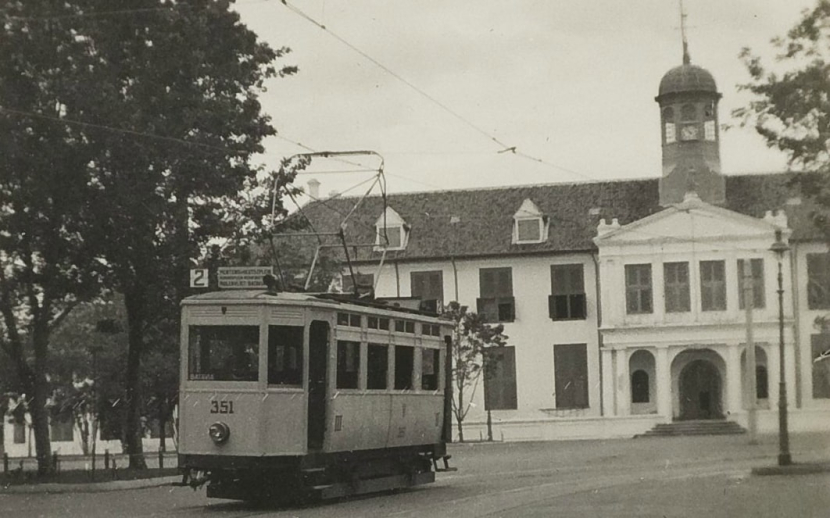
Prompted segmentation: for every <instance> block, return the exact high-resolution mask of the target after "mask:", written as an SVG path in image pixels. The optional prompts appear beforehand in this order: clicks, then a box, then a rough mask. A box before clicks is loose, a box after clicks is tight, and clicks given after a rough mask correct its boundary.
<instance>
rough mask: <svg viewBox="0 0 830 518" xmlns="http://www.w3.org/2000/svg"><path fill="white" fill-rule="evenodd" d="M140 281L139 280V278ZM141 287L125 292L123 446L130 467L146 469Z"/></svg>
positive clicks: (144, 300) (143, 320) (142, 298)
mask: <svg viewBox="0 0 830 518" xmlns="http://www.w3.org/2000/svg"><path fill="white" fill-rule="evenodd" d="M139 282H140V281H139ZM146 303H147V298H146V295H145V293H144V290H143V288H142V287H141V286H140V285H138V284H136V285H134V286H132V287H131V289H129V290H127V292H126V293H125V294H124V305H125V307H126V309H127V326H128V328H129V329H128V333H127V336H128V350H127V371H126V373H125V377H124V383H125V386H126V389H125V392H124V400H125V404H126V406H127V410H126V412H125V416H124V446H125V450H126V453H127V455H129V459H130V468H132V469H146V468H147V462H146V460H145V459H144V445H143V444H142V441H141V440H142V438H143V433H142V430H141V383H140V378H141V355H142V352H143V350H144V334H143V331H144V324H145V317H144V315H145V311H146V307H145V304H146Z"/></svg>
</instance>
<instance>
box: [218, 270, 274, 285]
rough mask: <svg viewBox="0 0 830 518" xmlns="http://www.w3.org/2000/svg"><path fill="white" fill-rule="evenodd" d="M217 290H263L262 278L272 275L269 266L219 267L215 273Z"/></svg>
mask: <svg viewBox="0 0 830 518" xmlns="http://www.w3.org/2000/svg"><path fill="white" fill-rule="evenodd" d="M217 274H218V275H217V277H218V280H219V288H220V289H225V290H247V289H257V288H265V287H266V286H265V283H264V282H262V278H263V277H264V276H266V275H273V274H274V269H273V268H272V267H271V266H220V267H219V270H218V272H217Z"/></svg>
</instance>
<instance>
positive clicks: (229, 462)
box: [181, 444, 455, 503]
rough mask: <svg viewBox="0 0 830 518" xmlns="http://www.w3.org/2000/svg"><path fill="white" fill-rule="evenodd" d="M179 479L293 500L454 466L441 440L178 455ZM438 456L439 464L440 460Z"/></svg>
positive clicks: (381, 486) (229, 495)
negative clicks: (280, 452) (298, 451)
mask: <svg viewBox="0 0 830 518" xmlns="http://www.w3.org/2000/svg"><path fill="white" fill-rule="evenodd" d="M181 457H182V458H181V465H182V466H183V470H184V473H185V480H189V482H183V484H187V485H191V486H193V487H198V486H200V485H203V484H205V483H206V484H207V490H206V492H207V496H208V497H209V498H226V499H230V500H247V501H261V502H278V503H283V502H297V501H307V500H315V499H328V498H339V497H344V496H350V495H359V494H364V493H376V492H380V491H389V490H393V489H402V488H407V487H413V486H417V485H421V484H428V483H431V482H434V481H435V472H436V471H437V472H440V471H454V470H455V468H450V467H449V465H448V460H449V456H447V455H446V453H445V447H444V445H443V444H436V445H433V446H430V447H428V448H424V447H405V448H394V449H391V450H390V449H379V450H367V451H355V452H344V453H335V454H311V455H307V456H302V457H270V458H261V457H259V458H257V457H231V458H229V457H225V456H216V455H182V456H181ZM439 461H440V464H439Z"/></svg>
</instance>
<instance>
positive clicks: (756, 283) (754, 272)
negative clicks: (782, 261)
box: [738, 259, 766, 309]
mask: <svg viewBox="0 0 830 518" xmlns="http://www.w3.org/2000/svg"><path fill="white" fill-rule="evenodd" d="M746 261H747V260H744V259H738V304H739V307H740V308H741V309H744V307H745V305H744V275H745V273H744V272H745V270H744V268H745V264H746ZM748 261H749V265H750V269H751V276H752V307H753V308H763V307H764V306H766V298H765V297H764V260H763V259H748Z"/></svg>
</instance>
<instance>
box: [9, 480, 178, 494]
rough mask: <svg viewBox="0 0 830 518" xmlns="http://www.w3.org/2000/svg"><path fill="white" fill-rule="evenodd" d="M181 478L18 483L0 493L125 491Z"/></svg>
mask: <svg viewBox="0 0 830 518" xmlns="http://www.w3.org/2000/svg"><path fill="white" fill-rule="evenodd" d="M181 480H182V477H181V476H180V475H178V476H175V477H158V478H142V479H137V480H112V481H109V482H89V483H86V484H77V483H76V484H59V483H47V484H20V485H8V486H0V495H4V494H9V493H17V494H19V493H53V494H58V493H105V492H109V491H125V490H128V489H144V488H148V487H160V486H169V485H171V484H173V483H175V482H181Z"/></svg>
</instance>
